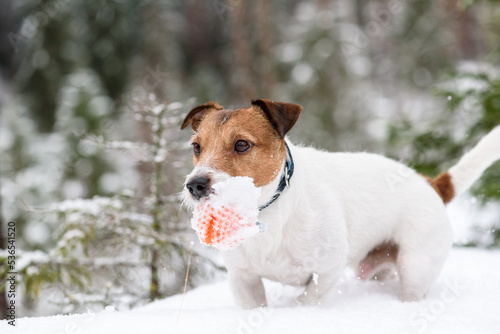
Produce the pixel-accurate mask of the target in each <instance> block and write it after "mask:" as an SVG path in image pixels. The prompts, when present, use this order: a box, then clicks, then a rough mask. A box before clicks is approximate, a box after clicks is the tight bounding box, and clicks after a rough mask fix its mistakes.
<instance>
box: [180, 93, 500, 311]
mask: <svg viewBox="0 0 500 334" xmlns="http://www.w3.org/2000/svg"><path fill="white" fill-rule="evenodd" d="M301 110H302V107H301V106H299V105H297V104H291V103H280V102H274V101H269V100H263V99H259V100H254V101H252V106H251V107H250V108H241V109H236V110H227V109H224V108H223V107H221V106H220V105H219V104H217V103H215V102H208V103H205V104H203V105H200V106H197V107H195V108H194V109H193V110H191V112H189V114H188V115H187V116H186V118H185V120H184V122H183V124H182V127H181V128H182V129H184V128H186V127H187V126H188V125H189V124H190V123H191V126H192V128H193V130H194V136H193V138H192V145H193V153H194V157H193V162H194V165H195V168H194V169H193V171H192V172H191V173H190V174H189V175H188V176H187V178H186V185H185V189H184V191H183V196H184V198H185V199H186V201H187V202H188V205H191V206H194V205H196V204H197V203H198V202H199V200H200V199H202V198H204V197H206V196H208V195H209V194H210V193H211V191H212V185H213V184H215V183H217V182H220V181H225V180H227V179H228V178H230V177H234V176H246V177H250V178H252V179H253V182H254V184H255V186H256V187H259V188H261V196H260V198H259V206H260V212H259V216H258V218H259V222H260V223H264V225H265V227H266V228H265V231H264V232H263V233H259V234H257V235H256V236H254V237H252V238H250V239H248V240H247V241H246V242H245V243H243V244H241V245H240V246H238V247H236V248H234V249H233V250H230V251H227V252H224V260H225V263H226V266H227V269H228V279H229V283H230V286H231V290H232V292H233V295H234V297H235V300H236V302H237V303H238V304H239V305H241V306H242V307H243V308H255V307H262V306H266V305H267V302H266V293H265V290H264V285H263V283H262V278H267V279H270V280H273V281H278V282H281V283H283V284H287V285H294V286H304V287H305V291H304V292H303V294H302V295H300V296H299V298H298V300H299V302H300V303H302V304H306V305H311V304H317V303H319V301H320V299H321V297H322V296H324V295H325V294H326V293H327V292H328V291H329V290H330V289H331V288H332V287H333V286H334V284H335V282H336V281H337V280H338V279H339V277H340V276H341V274H342V273H343V270H344V268H345V267H346V266H352V267H353V268H355V269H357V270H358V275H359V276H360V277H361V278H373V277H374V276H376V275H378V274H380V273H381V271H382V269H384V268H386V267H387V266H386V265H387V264H394V265H395V268H397V275H398V277H399V284H400V288H399V298H400V299H401V300H402V301H418V300H421V299H423V298H425V296H426V294H427V293H428V291H429V289H430V287H431V285H432V284H433V282H434V281H435V280H436V279H437V276H438V274H439V273H440V270H441V268H442V266H443V263H444V261H445V259H446V257H447V255H448V253H449V251H450V248H451V246H452V231H451V227H450V223H449V221H448V218H447V216H446V212H445V204H446V203H448V202H449V201H451V199H452V198H453V197H455V196H457V195H459V194H461V193H463V192H464V191H465V190H467V189H468V188H469V186H471V185H472V183H473V182H474V181H475V180H476V179H478V178H479V177H480V176H481V174H482V173H483V171H484V170H485V169H486V168H488V167H489V166H490V165H491V164H493V163H494V162H495V161H496V160H498V159H500V127H496V128H495V129H493V131H491V132H490V133H489V134H488V135H487V136H485V137H484V138H483V139H482V140H481V141H480V142H479V144H477V146H476V147H475V148H473V149H472V150H471V151H470V152H468V153H467V154H465V155H464V156H463V157H462V159H461V160H460V161H459V162H458V163H457V164H456V165H455V166H453V167H452V168H451V169H450V170H449V171H448V172H446V173H443V174H441V175H439V176H437V177H435V178H432V179H431V178H427V177H425V176H422V175H420V174H418V173H416V172H415V171H413V170H412V169H410V168H408V167H406V166H405V165H403V164H401V163H399V162H397V161H394V160H391V159H388V158H385V157H383V156H380V155H376V154H370V153H329V152H324V151H319V150H316V149H313V148H309V147H300V146H295V145H293V144H292V143H291V142H290V141H289V140H288V138H286V137H285V135H286V134H287V132H288V131H289V130H290V129H291V128H292V127H293V125H294V124H295V122H296V121H297V119H298V117H299V114H300V112H301Z"/></svg>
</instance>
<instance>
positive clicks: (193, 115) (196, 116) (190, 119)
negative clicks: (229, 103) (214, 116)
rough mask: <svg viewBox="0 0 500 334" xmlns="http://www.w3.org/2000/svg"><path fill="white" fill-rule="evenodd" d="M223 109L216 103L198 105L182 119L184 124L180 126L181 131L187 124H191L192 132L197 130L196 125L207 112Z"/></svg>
mask: <svg viewBox="0 0 500 334" xmlns="http://www.w3.org/2000/svg"><path fill="white" fill-rule="evenodd" d="M222 109H224V108H223V107H221V106H220V105H219V104H218V103H217V102H213V101H210V102H207V103H204V104H200V105H199V106H197V107H194V108H193V110H191V111H190V112H189V114H188V115H187V116H186V118H185V119H184V122H182V125H181V130H183V129H185V128H186V127H187V126H188V125H189V123H191V127H192V128H193V130H194V131H196V130H197V129H198V125H199V124H200V122H201V120H202V119H203V117H204V116H205V114H206V113H207V112H209V111H212V110H222Z"/></svg>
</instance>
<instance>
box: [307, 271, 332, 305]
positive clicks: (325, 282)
mask: <svg viewBox="0 0 500 334" xmlns="http://www.w3.org/2000/svg"><path fill="white" fill-rule="evenodd" d="M338 277H339V275H338V274H331V273H327V274H322V275H318V274H316V273H314V274H312V275H311V279H310V280H309V282H308V283H307V285H306V289H305V291H304V292H303V293H302V295H300V296H299V298H298V301H299V303H301V304H302V305H319V304H320V301H321V298H323V296H324V295H325V294H326V293H327V292H328V291H330V289H331V288H332V287H333V286H334V284H335V282H337V279H338Z"/></svg>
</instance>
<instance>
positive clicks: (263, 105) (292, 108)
mask: <svg viewBox="0 0 500 334" xmlns="http://www.w3.org/2000/svg"><path fill="white" fill-rule="evenodd" d="M252 106H254V107H258V108H260V109H261V110H262V111H263V112H264V114H265V115H266V117H267V119H268V120H269V122H270V123H271V125H272V126H273V128H275V129H276V131H277V132H278V134H279V135H280V136H281V138H285V135H286V134H287V132H288V131H290V129H291V128H292V127H293V126H294V124H295V122H297V119H298V118H299V115H300V112H301V111H302V107H301V106H299V105H298V104H293V103H283V102H274V101H270V100H264V99H259V100H252Z"/></svg>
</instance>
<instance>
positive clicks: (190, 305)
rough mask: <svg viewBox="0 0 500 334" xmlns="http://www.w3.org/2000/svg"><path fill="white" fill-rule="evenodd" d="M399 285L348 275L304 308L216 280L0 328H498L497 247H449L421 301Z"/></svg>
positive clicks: (68, 332) (278, 295)
mask: <svg viewBox="0 0 500 334" xmlns="http://www.w3.org/2000/svg"><path fill="white" fill-rule="evenodd" d="M396 288H397V282H395V281H390V282H385V283H382V282H377V281H371V282H362V281H358V280H356V279H354V278H353V277H350V275H349V274H346V275H345V277H344V278H343V279H342V280H341V281H340V282H339V283H338V284H337V286H336V287H335V289H334V290H333V291H331V292H330V293H329V294H328V295H327V296H326V298H325V299H324V300H323V302H322V304H321V305H319V306H315V307H304V306H297V304H296V302H295V296H296V295H297V294H298V293H299V292H300V289H297V288H293V287H286V286H282V285H280V284H276V283H272V282H266V289H267V293H268V299H269V303H270V307H268V308H264V309H256V310H241V309H239V308H238V307H236V306H235V305H234V303H233V300H232V297H231V293H230V291H229V286H228V284H227V282H220V283H216V284H213V285H207V286H203V287H200V288H198V289H195V290H193V291H190V292H188V293H187V294H186V295H185V297H184V301H182V299H183V297H182V296H180V295H179V296H174V297H171V298H167V299H165V300H161V301H157V302H154V303H152V304H149V305H147V306H144V307H141V308H137V309H134V310H130V311H125V312H116V311H114V310H113V309H109V308H108V309H107V310H105V311H103V312H100V313H88V314H81V315H69V316H63V315H58V316H52V317H41V318H21V319H16V326H15V327H12V326H10V325H8V324H7V322H6V321H1V322H0V333H2V334H8V333H23V334H24V333H26V334H34V333H37V334H43V333H47V334H48V333H50V334H63V333H64V334H84V333H89V334H108V333H120V334H136V333H169V334H170V333H217V334H220V333H238V334H240V333H242V334H248V333H270V334H277V333H336V334H338V333H350V334H352V333H370V334H373V333H381V334H390V333H397V334H408V333H439V334H443V333H453V334H456V333H481V334H489V333H491V334H498V333H500V313H499V310H500V251H486V250H477V249H465V248H454V249H453V250H452V253H451V255H450V257H449V259H448V261H447V263H446V265H445V267H444V270H443V272H442V275H441V276H440V278H439V280H438V282H437V283H436V284H435V285H434V287H433V289H432V291H431V294H430V296H429V297H428V298H427V299H426V300H424V301H422V302H418V303H402V302H400V301H399V300H398V299H397V296H396ZM181 303H182V305H183V306H182V309H181V311H180V313H179V309H180V306H181Z"/></svg>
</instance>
